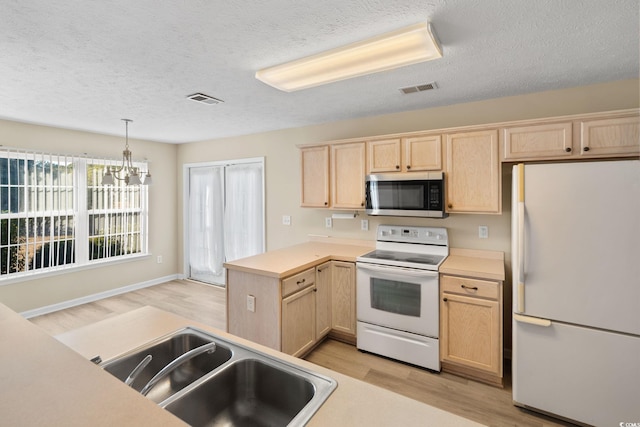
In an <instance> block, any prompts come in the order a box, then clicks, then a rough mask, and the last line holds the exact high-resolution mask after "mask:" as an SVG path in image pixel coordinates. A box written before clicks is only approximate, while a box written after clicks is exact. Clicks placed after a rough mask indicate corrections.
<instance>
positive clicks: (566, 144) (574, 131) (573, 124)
mask: <svg viewBox="0 0 640 427" xmlns="http://www.w3.org/2000/svg"><path fill="white" fill-rule="evenodd" d="M545 121H546V122H545ZM545 121H540V123H535V124H529V125H521V126H509V127H505V128H503V129H502V130H501V134H500V137H501V138H502V140H501V145H502V147H503V156H502V160H503V161H506V162H515V161H527V160H563V159H564V160H575V159H579V158H607V157H629V156H638V155H640V116H638V113H637V112H628V111H626V112H613V113H604V114H597V115H589V116H587V117H585V118H582V119H577V120H573V121H572V120H567V121H563V122H556V123H549V121H548V120H545Z"/></svg>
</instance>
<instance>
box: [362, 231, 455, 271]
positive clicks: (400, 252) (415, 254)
mask: <svg viewBox="0 0 640 427" xmlns="http://www.w3.org/2000/svg"><path fill="white" fill-rule="evenodd" d="M377 234H378V239H377V242H376V250H375V251H372V252H369V253H368V254H365V255H362V256H360V257H358V258H357V261H358V262H367V263H371V264H379V265H388V266H396V267H407V268H418V269H423V270H438V267H439V266H440V264H441V263H442V262H443V261H444V259H445V258H446V257H447V255H448V254H449V246H448V237H447V230H446V229H445V228H433V227H416V226H413V227H403V226H396V225H380V226H378V233H377Z"/></svg>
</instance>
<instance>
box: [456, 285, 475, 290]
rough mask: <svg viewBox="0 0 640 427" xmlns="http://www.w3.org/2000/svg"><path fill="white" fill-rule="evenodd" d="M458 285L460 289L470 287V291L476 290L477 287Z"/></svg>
mask: <svg viewBox="0 0 640 427" xmlns="http://www.w3.org/2000/svg"><path fill="white" fill-rule="evenodd" d="M460 287H461V288H462V289H470V290H472V291H477V290H478V287H477V286H467V285H460Z"/></svg>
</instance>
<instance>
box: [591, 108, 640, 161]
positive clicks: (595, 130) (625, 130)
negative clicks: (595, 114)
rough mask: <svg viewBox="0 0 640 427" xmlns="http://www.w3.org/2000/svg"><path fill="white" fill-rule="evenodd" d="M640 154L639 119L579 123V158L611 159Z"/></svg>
mask: <svg viewBox="0 0 640 427" xmlns="http://www.w3.org/2000/svg"><path fill="white" fill-rule="evenodd" d="M638 154H640V117H639V116H632V117H618V118H610V119H603V120H582V121H581V122H580V156H581V157H612V156H624V155H636V156H637V155H638Z"/></svg>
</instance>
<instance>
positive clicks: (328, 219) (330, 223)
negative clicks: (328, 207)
mask: <svg viewBox="0 0 640 427" xmlns="http://www.w3.org/2000/svg"><path fill="white" fill-rule="evenodd" d="M324 226H325V227H326V228H331V227H333V220H332V219H331V217H330V216H328V217H326V218H325V219H324Z"/></svg>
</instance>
